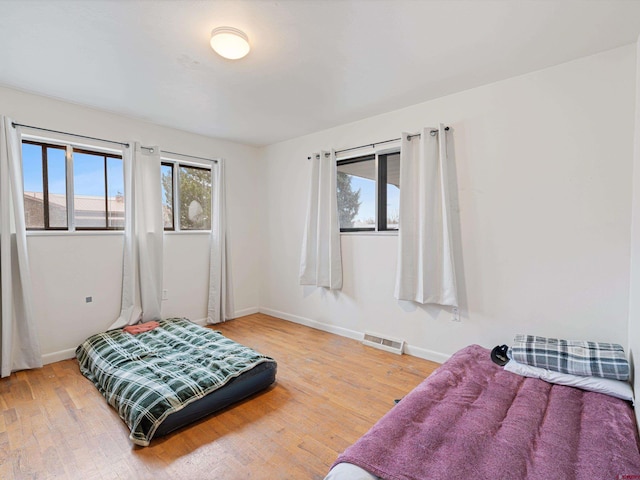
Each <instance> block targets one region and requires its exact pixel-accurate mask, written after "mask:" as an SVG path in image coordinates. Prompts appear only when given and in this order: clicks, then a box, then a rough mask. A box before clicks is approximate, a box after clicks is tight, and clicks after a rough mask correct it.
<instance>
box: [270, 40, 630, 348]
mask: <svg viewBox="0 0 640 480" xmlns="http://www.w3.org/2000/svg"><path fill="white" fill-rule="evenodd" d="M634 78H635V46H634V45H630V46H626V47H622V48H619V49H615V50H612V51H608V52H605V53H602V54H598V55H594V56H591V57H587V58H583V59H580V60H577V61H573V62H570V63H566V64H562V65H559V66H556V67H553V68H549V69H545V70H542V71H538V72H534V73H531V74H528V75H524V76H520V77H516V78H512V79H509V80H505V81H502V82H498V83H494V84H491V85H487V86H484V87H480V88H475V89H472V90H468V91H464V92H461V93H458V94H454V95H450V96H447V97H444V98H440V99H437V100H434V101H429V102H426V103H422V104H418V105H415V106H412V107H409V108H405V109H402V110H397V111H394V112H390V113H387V114H384V115H380V116H376V117H372V118H368V119H365V120H362V121H359V122H356V123H352V124H348V125H343V126H341V127H338V128H333V129H330V130H326V131H322V132H318V133H315V134H312V135H307V136H304V137H300V138H296V139H293V140H290V141H286V142H282V143H279V144H275V145H271V146H269V147H266V148H265V150H264V154H265V157H266V161H267V162H268V166H267V207H268V208H267V216H266V219H265V229H266V230H265V231H266V235H265V243H264V245H263V248H264V252H265V253H264V255H263V257H264V275H263V279H262V300H261V305H262V310H263V311H265V312H268V313H273V314H277V315H280V316H282V317H285V318H289V319H291V320H294V321H298V322H301V323H306V324H310V325H314V326H316V327H319V328H323V329H326V330H329V331H335V332H339V333H342V334H345V335H352V336H356V337H357V336H358V335H359V334H360V332H363V331H365V330H371V331H374V332H379V333H382V334H386V335H389V336H394V337H400V338H403V339H405V340H406V341H407V342H408V344H409V351H410V352H411V353H414V354H417V355H420V356H425V357H428V358H434V359H436V360H442V359H443V358H445V357H446V356H448V355H450V354H452V353H453V352H455V351H456V350H457V349H459V348H461V347H463V346H465V345H468V344H471V343H478V344H481V345H483V346H486V347H493V346H494V345H498V344H502V343H507V344H508V343H510V341H511V340H512V339H513V335H514V334H516V333H519V332H522V333H532V334H538V335H544V336H559V337H564V338H584V339H593V340H600V341H613V342H618V343H621V344H623V345H626V344H627V335H628V333H627V325H628V323H627V321H628V306H629V302H628V292H629V268H630V267H629V249H630V216H631V172H632V144H633V117H634V101H633V99H634ZM310 114H312V112H310ZM439 121H441V122H444V123H446V124H448V125H450V126H451V127H452V132H453V133H452V135H453V139H454V140H453V142H454V145H453V146H454V150H455V152H454V156H453V159H452V160H451V161H452V166H453V167H454V169H453V171H454V173H455V178H456V181H457V186H458V191H457V193H456V195H457V203H458V204H459V214H458V215H456V216H457V219H456V223H457V228H456V230H457V236H458V240H457V242H458V258H457V262H458V265H457V267H458V271H459V284H460V290H461V302H462V305H461V316H462V321H461V322H460V323H455V322H453V321H452V320H451V317H452V316H451V313H450V312H449V311H448V310H444V309H442V308H440V307H437V306H426V307H423V306H418V307H416V306H407V305H399V304H398V302H397V301H396V300H395V299H394V298H393V284H394V275H395V267H396V247H397V237H394V236H370V235H343V236H342V239H341V242H342V249H343V266H344V278H345V284H344V288H343V290H342V291H341V292H339V293H330V292H326V291H322V290H317V289H311V288H303V287H301V286H299V285H298V265H299V255H300V246H301V241H302V232H303V227H304V219H305V209H306V203H307V183H308V175H309V163H308V162H307V160H306V158H307V156H308V155H309V154H310V153H312V152H314V151H317V150H319V149H327V148H332V147H333V148H336V149H340V148H346V147H351V146H356V145H361V144H365V143H369V142H376V141H381V140H385V139H390V138H397V137H399V136H400V133H401V132H402V131H408V132H415V131H417V130H418V129H419V128H421V127H423V126H435V125H437V123H438V122H439Z"/></svg>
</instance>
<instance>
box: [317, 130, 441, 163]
mask: <svg viewBox="0 0 640 480" xmlns="http://www.w3.org/2000/svg"><path fill="white" fill-rule="evenodd" d="M444 129H445V130H446V131H448V130H449V127H444ZM430 133H431V135H432V136H433V135H435V134H436V133H438V130H436V129H433V130H431V132H430ZM420 135H421V134H420V133H415V134H413V135H407V138H408V139H409V140H411V139H412V138H413V137H419V136H420ZM400 140H402V139H401V138H392V139H391V140H382V141H381V142H375V143H366V144H364V145H360V146H358V147H351V148H344V149H342V150H336V154H338V153H344V152H350V151H351V150H358V149H359V148H364V147H375V146H376V145H382V144H383V143H391V142H398V141H400ZM309 158H311V157H309Z"/></svg>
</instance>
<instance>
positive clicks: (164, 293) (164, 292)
mask: <svg viewBox="0 0 640 480" xmlns="http://www.w3.org/2000/svg"><path fill="white" fill-rule="evenodd" d="M162 300H169V291H168V290H162Z"/></svg>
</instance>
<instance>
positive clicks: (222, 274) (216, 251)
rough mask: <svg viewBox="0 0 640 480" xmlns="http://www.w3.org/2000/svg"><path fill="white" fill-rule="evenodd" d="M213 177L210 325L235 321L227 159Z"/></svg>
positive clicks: (216, 164)
mask: <svg viewBox="0 0 640 480" xmlns="http://www.w3.org/2000/svg"><path fill="white" fill-rule="evenodd" d="M211 175H212V187H213V192H212V195H211V237H210V248H211V255H210V260H209V303H208V306H207V323H209V324H214V323H220V322H224V321H226V320H229V319H231V318H233V314H234V305H233V282H232V278H231V263H230V262H231V253H230V251H229V246H230V243H229V228H228V225H227V202H226V180H225V169H224V160H222V159H220V160H218V161H217V163H215V164H214V165H213V168H212V169H211Z"/></svg>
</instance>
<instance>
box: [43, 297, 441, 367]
mask: <svg viewBox="0 0 640 480" xmlns="http://www.w3.org/2000/svg"><path fill="white" fill-rule="evenodd" d="M253 313H264V314H265V315H271V316H272V317H277V318H281V319H282V320H287V321H289V322H293V323H298V324H300V325H305V326H307V327H311V328H315V329H316V330H322V331H323V332H329V333H333V334H335V335H340V336H341V337H347V338H352V339H354V340H358V341H361V340H362V339H363V337H364V332H358V331H356V330H350V329H348V328H343V327H338V326H335V325H327V324H326V323H322V322H318V321H316V320H312V319H310V318H306V317H301V316H299V315H292V314H290V313H286V312H281V311H279V310H274V309H272V308H265V307H260V308H256V307H252V308H244V309H242V310H236V311H235V312H234V318H238V317H244V316H245V315H251V314H253ZM192 321H193V323H197V324H198V325H202V326H204V325H206V324H207V319H206V318H199V319H197V320H192ZM404 353H406V354H407V355H411V356H413V357H418V358H424V359H425V360H431V361H432V362H438V363H444V362H445V361H447V360H448V359H449V357H450V356H451V355H447V354H444V353H440V352H435V351H433V350H428V349H426V348H420V347H415V346H412V345H411V344H409V343H405V345H404ZM75 356H76V349H75V348H70V349H67V350H60V351H58V352H53V353H47V354H44V355H42V363H43V365H47V364H49V363H55V362H59V361H61V360H68V359H69V358H74V357H75Z"/></svg>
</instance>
